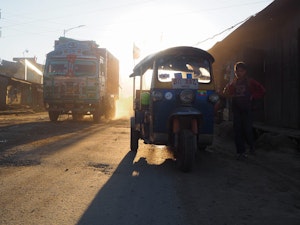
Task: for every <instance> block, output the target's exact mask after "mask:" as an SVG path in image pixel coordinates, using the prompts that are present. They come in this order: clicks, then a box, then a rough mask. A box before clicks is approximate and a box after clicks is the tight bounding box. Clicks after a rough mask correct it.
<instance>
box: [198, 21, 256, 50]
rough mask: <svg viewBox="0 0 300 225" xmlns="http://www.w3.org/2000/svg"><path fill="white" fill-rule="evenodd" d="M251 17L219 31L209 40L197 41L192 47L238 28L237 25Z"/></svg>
mask: <svg viewBox="0 0 300 225" xmlns="http://www.w3.org/2000/svg"><path fill="white" fill-rule="evenodd" d="M251 17H252V16H249V17H248V18H246V19H244V20H243V21H240V22H238V23H236V24H235V25H233V26H231V27H229V28H226V29H225V30H223V31H221V32H220V33H217V34H215V35H213V36H211V37H209V38H206V39H204V40H202V41H198V42H197V43H196V44H195V45H194V46H197V45H200V44H202V43H204V42H206V41H208V40H211V39H214V38H215V37H217V36H219V35H221V34H223V33H225V32H227V31H229V30H231V29H233V28H235V27H236V26H238V25H240V24H242V23H244V22H246V21H247V20H249V19H250V18H251Z"/></svg>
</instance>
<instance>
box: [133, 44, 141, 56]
mask: <svg viewBox="0 0 300 225" xmlns="http://www.w3.org/2000/svg"><path fill="white" fill-rule="evenodd" d="M140 53H141V50H140V49H139V47H137V46H136V45H135V43H133V51H132V54H133V59H138V58H140Z"/></svg>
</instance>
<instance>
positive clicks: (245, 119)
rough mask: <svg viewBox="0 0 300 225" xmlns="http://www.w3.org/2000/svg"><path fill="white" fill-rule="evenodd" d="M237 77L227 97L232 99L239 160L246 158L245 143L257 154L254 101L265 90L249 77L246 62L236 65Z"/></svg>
mask: <svg viewBox="0 0 300 225" xmlns="http://www.w3.org/2000/svg"><path fill="white" fill-rule="evenodd" d="M234 73H235V77H234V79H233V81H232V82H231V83H229V84H228V85H227V86H226V87H225V88H224V91H223V93H224V94H225V96H229V97H232V113H233V129H234V139H235V146H236V151H237V154H238V156H237V158H238V159H241V158H245V157H247V155H246V154H245V142H247V143H248V144H249V147H250V153H251V154H255V150H254V144H253V133H252V123H253V121H252V100H254V99H259V98H262V97H263V96H264V94H265V92H266V91H265V88H264V87H263V86H262V85H261V84H260V83H258V82H257V81H255V80H254V79H252V78H249V77H248V76H247V66H246V64H245V63H244V62H237V63H236V64H235V65H234Z"/></svg>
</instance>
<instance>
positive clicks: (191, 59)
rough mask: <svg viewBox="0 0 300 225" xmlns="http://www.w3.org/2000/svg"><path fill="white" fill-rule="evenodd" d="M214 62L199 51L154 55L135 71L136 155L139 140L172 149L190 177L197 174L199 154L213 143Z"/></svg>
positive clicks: (133, 123) (173, 50)
mask: <svg viewBox="0 0 300 225" xmlns="http://www.w3.org/2000/svg"><path fill="white" fill-rule="evenodd" d="M213 62H214V58H213V57H212V56H211V55H210V54H209V53H208V52H206V51H204V50H201V49H198V48H194V47H185V46H181V47H173V48H169V49H166V50H163V51H160V52H158V53H155V54H152V55H149V56H147V57H145V58H144V59H143V60H141V61H140V62H139V63H138V64H137V65H136V66H135V67H134V69H133V73H132V74H131V75H130V77H132V78H133V101H134V102H133V108H134V116H133V117H131V121H130V122H131V124H130V125H131V128H130V129H131V140H130V148H131V151H137V150H138V147H139V139H142V140H143V141H144V143H146V144H155V145H166V146H169V147H170V148H171V149H172V150H173V151H174V156H175V159H176V164H177V166H178V168H179V169H180V170H182V171H184V172H188V171H190V170H191V169H192V167H193V164H194V161H195V154H196V151H197V150H198V149H201V148H205V147H206V146H207V145H210V144H211V143H212V141H213V127H214V103H216V102H217V101H218V99H219V96H218V95H217V94H216V93H215V85H214V79H213V74H212V63H213Z"/></svg>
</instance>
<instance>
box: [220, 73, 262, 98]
mask: <svg viewBox="0 0 300 225" xmlns="http://www.w3.org/2000/svg"><path fill="white" fill-rule="evenodd" d="M246 79H247V81H248V85H249V90H250V93H251V99H260V98H262V97H263V96H264V95H265V93H266V90H265V88H264V87H263V86H262V85H261V84H260V83H259V82H257V81H256V80H254V79H252V78H246ZM223 93H224V94H225V95H229V96H231V97H235V83H234V82H231V83H230V84H228V85H227V86H226V87H225V88H224V92H223Z"/></svg>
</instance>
